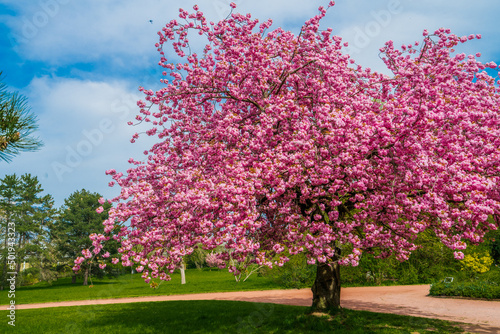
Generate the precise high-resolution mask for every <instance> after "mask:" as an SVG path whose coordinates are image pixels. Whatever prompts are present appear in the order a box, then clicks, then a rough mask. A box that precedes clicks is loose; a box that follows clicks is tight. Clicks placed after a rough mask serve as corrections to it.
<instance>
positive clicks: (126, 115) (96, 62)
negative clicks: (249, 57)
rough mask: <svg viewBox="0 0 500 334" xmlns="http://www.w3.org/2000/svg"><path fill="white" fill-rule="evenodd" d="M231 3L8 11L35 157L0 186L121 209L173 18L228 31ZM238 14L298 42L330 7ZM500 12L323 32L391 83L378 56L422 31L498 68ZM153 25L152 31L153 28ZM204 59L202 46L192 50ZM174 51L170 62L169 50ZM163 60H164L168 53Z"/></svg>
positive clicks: (107, 1)
mask: <svg viewBox="0 0 500 334" xmlns="http://www.w3.org/2000/svg"><path fill="white" fill-rule="evenodd" d="M230 2H231V1H227V0H215V1H208V0H206V1H177V0H175V1H172V0H143V1H132V0H122V1H117V0H84V1H76V0H0V59H1V65H0V71H2V72H3V76H4V82H5V83H6V84H7V85H8V86H9V88H10V89H11V90H17V91H19V92H20V93H22V94H23V95H25V96H26V97H27V98H28V102H29V105H30V107H31V110H32V112H33V113H35V114H36V115H37V117H38V124H39V130H38V131H37V133H36V134H37V135H38V136H39V137H40V138H41V139H42V141H43V142H44V143H45V146H44V147H43V148H42V149H41V150H40V151H38V152H29V153H22V154H21V155H19V156H17V157H15V158H14V159H13V161H12V162H10V163H8V164H7V163H5V162H0V164H1V165H0V177H3V176H4V175H6V174H13V173H16V174H24V173H31V174H32V175H36V176H38V178H39V180H40V182H41V184H42V187H43V188H44V189H45V193H49V194H51V195H52V196H53V197H54V199H55V202H56V205H57V206H60V205H61V204H62V203H63V201H64V199H65V198H66V197H68V196H69V195H70V194H71V193H72V192H73V191H75V190H80V189H82V188H85V189H87V190H90V191H95V192H99V193H101V194H102V195H104V196H105V197H107V198H109V197H113V196H115V195H116V194H117V191H118V188H116V187H115V188H109V187H108V185H107V184H108V182H109V181H111V179H110V178H109V177H108V176H106V175H105V174H104V172H105V170H107V169H111V168H114V169H116V170H117V171H122V172H125V171H126V169H127V168H129V165H128V163H127V160H128V159H129V158H130V157H134V158H136V159H144V155H143V154H142V152H143V151H144V150H147V149H149V148H150V146H151V145H152V143H153V141H152V140H151V139H140V140H139V141H137V142H136V143H135V144H131V143H130V138H131V136H132V135H133V134H134V133H135V132H137V131H138V130H137V129H136V128H133V127H130V126H128V125H127V124H126V123H127V121H129V120H133V118H134V117H135V115H136V113H137V111H138V108H137V107H136V101H137V100H138V99H140V98H141V95H140V94H139V92H138V90H137V88H138V87H139V86H144V87H146V88H148V89H157V88H159V87H161V86H160V82H159V79H160V78H161V75H160V73H161V69H160V68H159V66H158V65H157V63H158V60H159V57H158V53H157V51H156V48H155V47H154V44H155V43H156V42H157V37H158V36H157V34H156V32H157V31H158V30H160V29H161V28H162V27H163V26H164V25H165V24H166V23H167V22H168V21H170V20H171V19H174V18H177V13H178V8H179V7H182V8H184V9H188V10H191V9H192V6H193V5H194V4H198V5H199V7H200V10H201V11H203V12H204V13H205V14H206V15H207V17H208V19H209V20H211V21H218V20H220V19H223V18H224V17H225V16H226V15H227V14H228V12H229V3H230ZM234 2H235V3H236V4H237V6H238V7H237V9H236V10H237V11H239V12H242V13H251V14H252V16H254V17H257V18H259V19H260V20H261V21H263V20H265V19H268V18H272V19H273V22H274V24H273V27H278V26H281V27H283V28H285V29H288V30H292V31H294V32H297V31H299V29H300V26H301V25H302V23H303V22H304V21H305V20H307V19H308V18H310V17H312V16H313V15H315V14H316V12H317V11H316V9H317V7H318V6H319V5H326V4H327V3H328V1H303V0H301V1H298V0H288V1H287V0H276V1H274V0H266V1H262V0H238V1H234ZM499 12H500V2H497V1H493V0H490V1H486V0H480V1H476V2H472V1H462V0H456V1H436V0H432V1H428V0H420V1H416V0H414V1H412V0H339V1H337V4H336V6H335V7H334V8H332V9H330V10H329V12H328V14H327V17H326V18H325V19H324V20H323V23H322V25H323V27H325V28H326V27H332V28H333V30H334V33H335V34H337V35H340V36H342V37H343V39H344V40H345V41H347V42H349V43H350V54H351V55H352V56H353V57H354V58H355V59H356V60H357V63H359V64H361V65H363V66H368V67H371V68H372V69H375V70H380V71H384V67H383V64H382V62H381V61H380V59H379V58H378V49H379V48H380V47H381V46H383V44H384V43H385V41H387V40H393V41H394V42H395V44H396V45H398V44H407V43H413V42H414V41H416V40H419V41H420V40H421V36H422V31H423V30H424V29H428V30H429V31H431V32H432V31H434V30H435V29H437V28H440V27H445V28H450V29H452V32H453V33H455V34H457V35H469V34H481V35H482V37H483V38H482V39H481V40H473V41H471V42H469V43H467V44H466V45H464V46H463V47H462V48H461V49H459V50H458V51H459V52H466V53H474V54H475V53H476V52H481V54H482V57H481V60H482V61H483V62H489V61H495V62H496V63H500V25H499V24H498V15H499ZM150 20H152V22H151V21H150ZM195 47H196V46H195ZM168 51H169V50H168ZM168 51H167V57H168V56H169V53H168Z"/></svg>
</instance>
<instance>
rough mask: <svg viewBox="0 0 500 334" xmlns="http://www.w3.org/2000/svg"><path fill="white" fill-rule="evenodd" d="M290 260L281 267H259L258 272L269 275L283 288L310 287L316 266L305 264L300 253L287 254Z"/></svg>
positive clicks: (303, 257) (303, 256)
mask: <svg viewBox="0 0 500 334" xmlns="http://www.w3.org/2000/svg"><path fill="white" fill-rule="evenodd" d="M289 258H290V261H288V262H286V263H285V264H284V265H283V266H282V267H278V266H275V267H273V268H272V269H269V268H267V267H263V268H261V271H260V274H261V275H263V276H267V277H270V278H271V279H272V280H273V281H274V282H275V283H277V284H279V285H281V286H283V287H285V288H297V289H299V288H306V287H307V288H310V287H311V286H312V285H313V283H314V280H315V279H316V266H315V265H309V264H307V262H306V261H307V259H306V256H305V255H304V254H302V253H299V254H297V255H291V256H289Z"/></svg>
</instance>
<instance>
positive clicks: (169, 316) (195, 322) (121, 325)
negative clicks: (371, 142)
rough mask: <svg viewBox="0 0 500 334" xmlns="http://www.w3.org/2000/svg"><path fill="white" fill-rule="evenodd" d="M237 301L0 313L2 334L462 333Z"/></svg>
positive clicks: (394, 318)
mask: <svg viewBox="0 0 500 334" xmlns="http://www.w3.org/2000/svg"><path fill="white" fill-rule="evenodd" d="M307 311H308V308H307V307H299V306H288V305H273V304H262V303H247V302H236V301H172V302H150V303H133V304H116V305H93V306H74V307H55V308H47V309H32V310H19V311H17V312H16V328H15V329H14V328H9V327H10V326H9V325H8V324H7V321H6V319H8V318H7V317H6V315H7V311H0V318H1V319H4V320H3V321H1V322H0V332H1V333H7V332H10V331H12V332H16V333H44V334H46V333H58V334H59V333H71V334H78V333H85V334H90V333H106V334H110V333H141V334H144V333H190V334H191V333H224V334H226V333H333V332H335V333H420V334H423V333H461V332H462V330H461V329H460V328H459V327H458V326H456V325H454V324H452V323H449V322H447V321H442V320H434V319H425V318H414V317H407V316H398V315H391V314H381V313H371V312H363V311H351V310H343V311H342V313H341V314H338V315H336V316H334V317H330V316H325V315H319V316H318V315H310V314H307Z"/></svg>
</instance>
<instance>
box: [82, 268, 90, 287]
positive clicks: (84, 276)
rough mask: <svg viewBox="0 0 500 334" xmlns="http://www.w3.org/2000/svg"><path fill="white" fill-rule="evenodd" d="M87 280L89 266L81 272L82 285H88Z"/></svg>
mask: <svg viewBox="0 0 500 334" xmlns="http://www.w3.org/2000/svg"><path fill="white" fill-rule="evenodd" d="M88 280H89V267H86V268H85V272H84V273H83V285H88Z"/></svg>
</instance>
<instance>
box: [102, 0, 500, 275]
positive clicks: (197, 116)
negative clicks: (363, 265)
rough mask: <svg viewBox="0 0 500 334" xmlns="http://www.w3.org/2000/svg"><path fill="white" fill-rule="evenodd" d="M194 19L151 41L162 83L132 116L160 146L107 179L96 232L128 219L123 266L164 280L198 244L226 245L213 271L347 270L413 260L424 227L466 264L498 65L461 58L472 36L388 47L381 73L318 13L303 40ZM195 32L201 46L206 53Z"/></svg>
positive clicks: (476, 220)
mask: <svg viewBox="0 0 500 334" xmlns="http://www.w3.org/2000/svg"><path fill="white" fill-rule="evenodd" d="M330 5H333V4H332V3H331V4H330ZM194 10H195V11H194V12H193V13H188V12H187V11H185V10H182V9H181V10H180V14H179V17H180V18H181V19H182V21H183V22H186V23H180V22H178V21H177V20H172V21H170V22H169V23H168V24H167V25H166V26H165V27H164V28H163V29H162V31H160V32H159V33H158V35H159V38H160V40H159V43H157V44H156V46H157V47H158V51H159V52H160V55H161V60H160V63H159V64H160V65H161V66H162V67H163V68H164V70H165V72H164V75H165V78H164V79H163V80H162V82H163V83H164V87H163V88H161V89H160V90H158V91H156V92H154V91H152V90H147V89H145V88H141V90H142V91H143V92H144V94H145V100H144V101H140V102H139V103H138V105H139V107H140V108H141V110H140V115H138V116H137V117H136V120H137V121H139V122H143V123H149V124H151V126H150V128H149V130H148V131H147V135H149V136H157V138H158V142H157V144H155V145H154V146H153V147H152V148H151V149H150V150H149V151H147V152H145V153H146V154H147V161H145V162H141V161H136V160H132V159H131V160H130V162H131V163H132V164H133V167H132V168H130V169H129V170H128V171H127V174H126V175H123V174H122V173H117V172H116V171H115V170H109V171H107V174H110V175H112V177H113V179H114V181H115V182H116V183H117V184H118V185H119V186H120V187H121V193H120V195H119V196H118V197H116V198H114V199H113V200H112V201H113V202H115V206H114V207H113V208H111V209H110V216H109V219H107V220H106V221H105V222H104V224H105V225H106V228H105V232H107V233H109V232H111V231H112V229H113V228H114V226H115V225H116V224H118V225H122V228H121V230H120V232H119V233H118V234H116V235H114V237H115V238H116V239H119V240H121V244H122V247H121V249H120V251H121V253H122V257H121V260H122V263H123V264H124V265H138V266H140V270H139V269H138V270H139V271H141V270H143V277H144V278H145V279H146V281H149V280H150V279H151V278H157V277H158V278H160V279H163V280H168V279H169V275H168V274H169V273H171V272H173V270H174V269H175V268H176V267H177V266H178V265H179V263H180V261H181V260H182V257H183V256H185V255H186V254H189V253H191V252H192V251H193V248H194V247H196V245H197V244H202V245H203V247H204V248H206V249H214V248H215V247H217V246H219V245H223V246H224V247H225V251H223V252H221V253H218V254H217V256H218V257H219V259H220V260H222V261H221V263H224V262H226V263H227V262H229V261H230V260H236V261H237V263H240V264H241V263H243V264H250V263H257V264H260V265H267V266H272V265H282V264H283V263H284V262H286V261H288V258H287V257H286V256H285V255H284V254H286V252H285V251H287V252H288V253H290V254H297V253H301V252H303V253H305V254H306V256H307V258H308V262H309V263H311V264H313V263H320V264H321V263H323V264H325V263H326V264H330V263H340V264H344V265H347V264H351V265H356V264H357V262H358V260H359V258H360V255H361V254H362V253H363V252H375V253H376V254H377V255H378V256H379V257H385V256H389V255H391V254H395V255H396V256H397V257H398V259H400V260H405V259H407V258H408V256H409V255H410V253H411V252H412V251H414V250H415V249H416V248H417V246H416V245H415V243H414V241H415V239H416V237H417V236H418V234H419V233H421V232H423V231H425V230H432V231H433V232H434V233H435V235H436V236H437V237H438V238H439V239H440V241H441V242H442V243H444V245H446V246H447V247H449V248H451V249H453V250H455V251H456V252H455V256H456V258H458V259H460V258H462V257H463V253H462V252H461V250H463V249H465V248H466V244H467V242H472V243H478V242H481V241H482V238H483V236H484V234H485V233H486V232H487V231H489V230H492V229H493V230H494V229H497V223H495V222H494V221H489V220H488V216H490V215H498V214H499V213H500V194H499V189H500V188H499V177H500V165H499V164H498V161H500V149H499V147H500V126H499V125H500V111H499V110H500V91H499V88H498V86H495V79H494V78H492V77H490V76H489V75H487V74H486V72H485V69H487V68H490V69H497V65H496V64H494V63H487V64H482V63H481V62H479V61H478V60H477V57H479V55H475V56H474V55H470V56H467V55H465V54H462V53H456V52H454V48H456V47H457V46H458V45H459V44H461V43H464V42H466V41H467V40H470V39H475V38H480V36H478V35H471V36H465V37H458V36H456V35H453V34H451V32H450V31H449V30H447V29H438V30H436V31H435V32H434V33H433V34H429V33H428V32H427V31H424V33H423V40H422V41H420V42H415V43H412V44H408V45H403V46H401V47H400V48H396V47H395V46H394V45H393V42H391V41H389V42H387V43H386V44H385V45H384V46H383V47H382V48H381V49H380V51H381V58H382V60H383V62H384V63H385V65H386V66H387V68H388V70H389V71H390V72H391V73H392V74H391V75H385V74H383V73H378V72H375V71H372V70H371V69H370V68H364V67H362V66H361V65H358V64H356V62H355V61H354V60H353V59H352V58H351V57H350V56H349V55H348V54H345V53H344V52H343V48H344V47H345V46H347V45H346V44H345V43H343V42H342V40H341V38H340V37H338V36H334V35H332V29H331V28H328V29H326V30H320V28H319V25H320V21H321V19H322V18H323V17H324V16H325V15H326V9H324V8H322V7H320V9H319V14H318V15H316V16H314V17H313V18H311V19H309V20H308V21H306V23H305V24H304V26H303V27H302V29H301V30H300V33H299V34H298V35H294V34H293V33H291V32H289V31H285V30H283V29H281V28H276V29H275V30H272V31H268V29H269V28H270V27H271V24H272V22H271V20H269V21H266V22H263V23H261V24H259V23H258V20H254V19H252V18H251V16H250V15H249V14H247V15H246V16H245V15H241V14H238V13H232V14H231V15H230V16H229V17H228V18H227V19H225V20H222V21H220V22H218V23H212V22H210V23H209V22H207V20H206V19H205V17H204V15H203V13H202V12H200V11H199V10H198V8H197V6H195V7H194ZM185 20H187V21H185ZM191 31H194V32H196V33H198V34H199V35H202V36H205V38H206V39H207V41H208V43H207V45H206V46H205V48H204V50H203V52H202V53H201V54H200V55H198V54H196V53H190V48H189V40H188V33H189V32H191ZM170 42H171V45H172V48H173V50H174V51H175V54H176V56H178V57H181V58H184V59H185V62H184V63H180V62H179V63H172V62H169V60H168V59H167V53H166V51H165V49H164V48H165V47H166V46H167V44H168V43H170ZM168 57H169V58H174V56H173V55H170V54H169V55H168ZM169 76H170V77H171V79H167V78H168V77H169ZM131 123H132V122H131ZM138 137H139V135H138V134H136V135H135V136H134V137H133V139H132V141H135V140H136V139H137V138H138ZM102 240H104V237H100V238H99V239H96V241H95V242H94V246H95V247H96V249H97V250H99V249H100V247H101V246H100V242H101V241H102ZM136 246H139V247H136ZM231 263H235V262H234V261H233V262H231ZM229 269H230V271H232V272H235V274H238V270H239V268H238V267H237V266H235V265H230V266H229Z"/></svg>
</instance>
